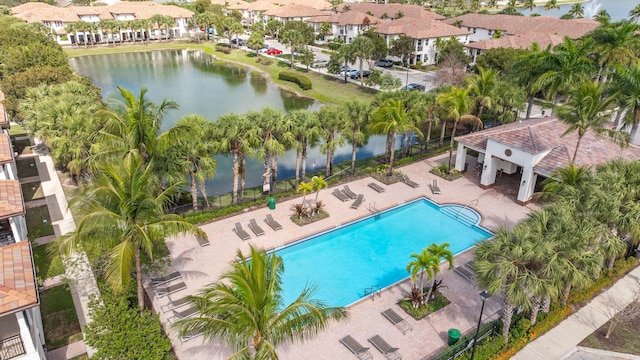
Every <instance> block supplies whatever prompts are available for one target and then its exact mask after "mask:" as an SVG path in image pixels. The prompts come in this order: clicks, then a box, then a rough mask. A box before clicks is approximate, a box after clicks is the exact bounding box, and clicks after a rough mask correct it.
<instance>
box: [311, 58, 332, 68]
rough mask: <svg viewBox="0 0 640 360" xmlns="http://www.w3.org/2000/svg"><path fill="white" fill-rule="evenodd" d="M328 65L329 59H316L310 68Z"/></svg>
mask: <svg viewBox="0 0 640 360" xmlns="http://www.w3.org/2000/svg"><path fill="white" fill-rule="evenodd" d="M328 65H329V60H316V61H314V62H313V64H311V67H312V68H314V69H315V68H323V67H327V66H328Z"/></svg>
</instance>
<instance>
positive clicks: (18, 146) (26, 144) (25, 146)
mask: <svg viewBox="0 0 640 360" xmlns="http://www.w3.org/2000/svg"><path fill="white" fill-rule="evenodd" d="M13 145H14V150H15V151H16V152H17V153H18V154H20V155H26V154H32V153H33V150H32V149H31V148H32V145H31V140H29V139H23V140H14V141H13Z"/></svg>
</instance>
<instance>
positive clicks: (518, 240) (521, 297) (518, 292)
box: [474, 226, 533, 343]
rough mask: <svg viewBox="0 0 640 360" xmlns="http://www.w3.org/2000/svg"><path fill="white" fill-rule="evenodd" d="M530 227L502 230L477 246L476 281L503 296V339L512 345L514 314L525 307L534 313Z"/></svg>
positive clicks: (488, 290)
mask: <svg viewBox="0 0 640 360" xmlns="http://www.w3.org/2000/svg"><path fill="white" fill-rule="evenodd" d="M528 231H529V229H528V227H527V226H517V227H515V228H514V229H513V230H507V229H506V228H504V227H501V228H500V229H498V231H497V232H496V234H495V236H494V237H493V239H491V240H487V241H483V242H481V243H479V244H478V245H476V249H475V257H476V260H475V264H474V270H475V272H476V275H477V277H476V281H477V282H478V285H479V286H480V288H484V289H486V290H487V292H489V293H490V294H491V295H500V296H501V297H502V299H503V301H504V306H503V308H502V310H503V313H502V323H503V325H502V336H503V337H504V341H505V343H507V342H508V341H509V328H510V325H511V319H512V317H513V313H514V310H515V309H516V308H517V307H519V306H522V307H523V308H524V309H525V310H528V309H531V307H532V301H531V297H530V295H531V294H530V293H529V292H528V291H527V287H526V286H525V284H526V281H527V280H528V278H529V274H528V271H527V268H526V266H527V264H528V262H529V259H528V258H527V257H526V255H533V254H532V253H531V252H528V251H527V249H528V247H529V246H530V244H529V241H528V237H529V234H528Z"/></svg>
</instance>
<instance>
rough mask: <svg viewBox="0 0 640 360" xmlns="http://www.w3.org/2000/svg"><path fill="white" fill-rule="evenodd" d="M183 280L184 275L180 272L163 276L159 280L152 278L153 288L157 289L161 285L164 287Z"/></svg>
mask: <svg viewBox="0 0 640 360" xmlns="http://www.w3.org/2000/svg"><path fill="white" fill-rule="evenodd" d="M180 278H182V274H180V272H179V271H175V272H172V273H171V274H167V275H165V276H161V277H158V278H151V286H152V287H156V286H160V285H164V284H166V283H168V282H171V281H173V280H177V279H180Z"/></svg>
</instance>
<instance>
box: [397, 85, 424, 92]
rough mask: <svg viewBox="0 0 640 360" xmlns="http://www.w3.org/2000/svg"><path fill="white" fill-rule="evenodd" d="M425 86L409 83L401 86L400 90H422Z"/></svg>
mask: <svg viewBox="0 0 640 360" xmlns="http://www.w3.org/2000/svg"><path fill="white" fill-rule="evenodd" d="M424 89H425V87H424V85H420V84H409V85H407V86H403V87H402V90H409V91H424Z"/></svg>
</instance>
